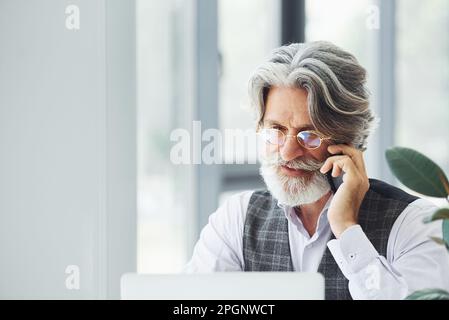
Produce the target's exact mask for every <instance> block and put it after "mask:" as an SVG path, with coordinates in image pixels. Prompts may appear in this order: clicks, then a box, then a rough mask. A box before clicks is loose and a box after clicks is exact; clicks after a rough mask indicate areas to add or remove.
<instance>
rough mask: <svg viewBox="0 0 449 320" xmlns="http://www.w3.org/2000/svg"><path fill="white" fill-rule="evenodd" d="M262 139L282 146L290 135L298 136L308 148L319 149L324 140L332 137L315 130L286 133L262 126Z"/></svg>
mask: <svg viewBox="0 0 449 320" xmlns="http://www.w3.org/2000/svg"><path fill="white" fill-rule="evenodd" d="M259 134H260V135H261V136H262V139H264V140H265V142H267V143H269V144H272V145H275V146H282V145H284V144H285V142H286V141H287V138H288V137H296V139H297V140H298V143H299V144H300V145H301V146H303V147H304V148H306V149H309V150H313V149H318V148H319V147H320V146H321V143H322V142H323V140H328V139H331V138H330V137H323V136H322V135H320V134H319V133H318V132H316V131H314V130H306V131H301V132H299V133H298V134H297V135H291V134H285V133H284V132H282V131H281V130H279V129H276V128H262V129H261V130H260V131H259Z"/></svg>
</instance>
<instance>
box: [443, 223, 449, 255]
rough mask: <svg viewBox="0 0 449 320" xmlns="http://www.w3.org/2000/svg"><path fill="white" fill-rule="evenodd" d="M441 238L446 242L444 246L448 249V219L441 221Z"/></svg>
mask: <svg viewBox="0 0 449 320" xmlns="http://www.w3.org/2000/svg"><path fill="white" fill-rule="evenodd" d="M443 239H444V241H445V242H446V248H447V249H448V250H449V220H444V221H443Z"/></svg>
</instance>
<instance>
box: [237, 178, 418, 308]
mask: <svg viewBox="0 0 449 320" xmlns="http://www.w3.org/2000/svg"><path fill="white" fill-rule="evenodd" d="M416 199H418V198H416V197H414V196H412V195H410V194H408V193H406V192H404V191H402V190H400V189H398V188H396V187H393V186H391V185H389V184H387V183H384V182H382V181H379V180H374V179H370V188H369V190H368V192H367V193H366V195H365V198H364V199H363V202H362V205H361V207H360V210H359V216H358V219H359V221H358V222H359V224H360V226H361V227H362V229H363V231H364V232H365V234H366V236H367V237H368V239H369V240H370V241H371V243H372V244H373V246H374V247H375V248H376V249H377V251H378V252H379V254H380V255H382V256H386V254H387V242H388V236H389V235H390V230H391V228H392V227H393V224H394V222H395V221H396V218H397V217H398V216H399V215H400V214H401V212H402V211H403V210H404V209H405V208H406V207H407V206H408V204H409V203H411V202H413V201H415V200H416ZM331 238H334V236H333V235H332V236H331ZM243 259H244V263H245V271H294V270H293V263H292V258H291V255H290V245H289V237H288V221H287V218H286V217H285V214H284V211H283V209H282V208H280V207H279V206H278V205H277V201H276V200H275V199H274V198H273V197H272V196H271V194H270V192H268V191H255V192H254V193H253V194H252V196H251V198H250V201H249V205H248V209H247V213H246V219H245V225H244V231H243ZM318 272H320V273H322V274H323V276H324V278H325V285H326V292H325V296H326V299H329V300H345V299H346V300H347V299H351V295H350V293H349V290H348V280H347V279H346V278H345V276H344V275H343V273H342V272H341V271H340V268H339V267H338V265H337V263H336V262H335V260H334V258H333V256H332V254H331V253H330V251H329V249H328V248H327V247H326V250H325V252H324V254H323V257H322V259H321V262H320V265H319V267H318Z"/></svg>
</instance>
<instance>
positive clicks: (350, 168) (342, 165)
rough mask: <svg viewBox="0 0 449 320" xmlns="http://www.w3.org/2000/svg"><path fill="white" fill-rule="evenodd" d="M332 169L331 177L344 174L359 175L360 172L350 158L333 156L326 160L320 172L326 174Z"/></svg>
mask: <svg viewBox="0 0 449 320" xmlns="http://www.w3.org/2000/svg"><path fill="white" fill-rule="evenodd" d="M330 169H332V173H331V175H332V176H333V177H338V176H340V175H341V174H342V173H343V172H345V173H354V174H357V173H358V170H357V167H356V166H355V164H354V162H353V161H352V159H351V158H350V157H349V156H346V155H343V156H332V157H329V158H327V159H326V161H325V162H324V165H323V166H322V167H321V169H320V172H321V173H323V174H324V173H326V172H328V171H329V170H330Z"/></svg>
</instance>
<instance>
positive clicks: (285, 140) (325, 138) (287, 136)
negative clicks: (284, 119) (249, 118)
mask: <svg viewBox="0 0 449 320" xmlns="http://www.w3.org/2000/svg"><path fill="white" fill-rule="evenodd" d="M260 130H261V131H262V130H276V131H279V132H280V133H282V135H284V136H285V139H284V142H283V143H282V144H275V143H271V142H269V141H266V142H267V143H269V144H270V145H273V146H281V147H282V146H283V145H284V144H285V143H286V142H287V139H288V138H289V137H296V141H298V143H299V144H300V145H301V146H302V147H303V148H306V149H307V150H316V149H318V148H319V147H321V145H322V144H323V140H331V139H332V137H326V136H323V135H322V134H321V133H319V132H318V131H316V130H310V129H308V130H302V131H299V132H298V133H297V134H296V135H294V134H287V133H284V132H283V131H282V130H280V129H277V128H260ZM303 132H312V133H314V134H316V135H317V136H318V138H319V139H320V144H319V145H318V146H317V147H314V148H309V147H306V146H305V145H304V144H303V143H301V141H302V139H300V138H299V134H301V133H303ZM258 134H262V133H261V132H258Z"/></svg>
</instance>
